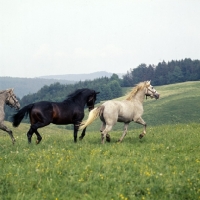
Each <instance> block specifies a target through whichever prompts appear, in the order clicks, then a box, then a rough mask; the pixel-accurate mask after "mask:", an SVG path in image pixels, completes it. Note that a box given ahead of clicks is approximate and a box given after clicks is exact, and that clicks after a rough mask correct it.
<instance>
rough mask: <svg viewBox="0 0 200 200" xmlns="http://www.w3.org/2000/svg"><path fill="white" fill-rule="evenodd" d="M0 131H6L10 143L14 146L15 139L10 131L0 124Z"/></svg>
mask: <svg viewBox="0 0 200 200" xmlns="http://www.w3.org/2000/svg"><path fill="white" fill-rule="evenodd" d="M0 129H2V130H3V131H6V132H7V133H8V134H9V135H10V137H11V140H12V143H13V144H14V143H15V138H14V136H13V133H12V131H11V130H10V129H9V128H8V127H7V126H5V125H4V124H2V123H1V124H0Z"/></svg>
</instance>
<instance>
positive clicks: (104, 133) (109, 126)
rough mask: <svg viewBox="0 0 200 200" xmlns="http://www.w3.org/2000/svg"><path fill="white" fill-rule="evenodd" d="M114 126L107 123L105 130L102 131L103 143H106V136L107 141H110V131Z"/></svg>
mask: <svg viewBox="0 0 200 200" xmlns="http://www.w3.org/2000/svg"><path fill="white" fill-rule="evenodd" d="M111 129H112V126H111V125H106V128H105V129H104V130H103V132H102V133H101V143H102V144H104V139H105V137H106V141H108V142H109V141H110V135H109V134H108V132H109V131H111Z"/></svg>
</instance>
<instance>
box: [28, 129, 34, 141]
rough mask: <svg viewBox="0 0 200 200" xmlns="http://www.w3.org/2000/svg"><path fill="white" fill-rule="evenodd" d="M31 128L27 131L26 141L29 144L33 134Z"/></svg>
mask: <svg viewBox="0 0 200 200" xmlns="http://www.w3.org/2000/svg"><path fill="white" fill-rule="evenodd" d="M33 133H34V132H33V129H32V128H31V127H30V129H29V131H28V133H27V138H28V143H29V144H30V143H31V138H32V136H33Z"/></svg>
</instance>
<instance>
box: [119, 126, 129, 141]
mask: <svg viewBox="0 0 200 200" xmlns="http://www.w3.org/2000/svg"><path fill="white" fill-rule="evenodd" d="M128 125H129V123H124V132H123V134H122V136H121V138H120V139H119V140H118V142H122V140H123V139H124V137H125V136H126V134H127V131H128Z"/></svg>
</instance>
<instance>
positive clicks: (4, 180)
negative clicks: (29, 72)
mask: <svg viewBox="0 0 200 200" xmlns="http://www.w3.org/2000/svg"><path fill="white" fill-rule="evenodd" d="M191 84H192V85H191ZM196 84H198V85H200V82H192V83H191V82H189V83H183V84H175V85H169V86H161V87H159V88H156V89H157V90H158V91H159V92H160V93H161V95H162V98H161V99H160V100H157V101H155V100H147V101H145V103H144V104H145V105H144V106H145V109H144V110H145V114H144V119H145V121H147V123H148V122H150V123H149V126H148V127H147V135H146V136H145V137H144V138H143V139H141V140H140V139H139V138H138V135H139V133H140V132H141V130H142V127H141V126H136V125H135V124H134V123H133V125H131V126H130V128H129V131H128V134H127V136H126V137H125V139H124V141H123V142H122V143H120V144H119V143H116V141H117V140H118V139H119V137H120V136H121V129H122V124H121V126H119V129H118V130H114V131H112V132H111V142H110V143H106V144H105V145H101V144H100V134H99V132H98V130H99V127H98V126H97V127H96V130H93V125H92V126H91V128H88V132H87V134H86V136H85V138H84V139H83V140H82V141H78V142H77V143H76V144H74V143H73V135H72V131H71V130H66V129H64V128H60V127H58V126H55V125H50V126H48V127H45V128H42V129H41V130H40V132H41V135H42V137H43V140H42V142H41V144H39V145H36V144H35V140H36V137H35V136H34V137H33V141H32V144H31V145H28V143H27V137H26V132H27V130H28V128H29V124H21V125H20V126H19V127H18V128H15V129H14V128H13V127H12V125H11V124H10V123H9V122H6V124H7V125H8V126H9V127H10V128H11V129H12V130H13V131H14V135H15V137H16V139H17V142H16V144H15V145H12V143H11V140H10V138H9V136H8V135H7V134H6V133H4V132H2V131H0V150H1V152H0V166H1V171H0V199H5V200H9V199H11V200H13V199H16V200H26V199H28V200H37V199H38V200H39V199H48V200H51V199H52V200H65V199H81V200H82V199H86V200H88V199H91V200H92V199H100V200H101V199H110V200H111V199H113V200H115V199H119V200H125V199H127V200H128V199H151V200H152V199H153V200H160V199H162V200H163V199H166V200H168V199H174V200H176V199H192V200H194V199H200V156H199V152H200V145H199V141H200V123H199V121H200V120H199V119H200V114H198V113H199V106H200V105H199V104H200V103H199V102H200V101H197V99H198V98H200V94H198V92H197V90H196ZM183 88H185V89H184V90H183ZM189 88H191V89H189ZM175 91H176V92H175ZM181 91H182V92H181ZM198 91H199V90H198ZM190 96H191V98H190ZM180 97H181V98H180ZM179 100H182V102H181V103H179V104H178V102H179ZM184 100H185V101H184ZM191 104H192V105H193V106H194V107H195V109H193V108H192V106H191ZM186 105H187V106H186ZM177 106H180V107H178V108H179V109H180V110H179V109H178V108H177ZM181 107H182V108H181ZM162 109H163V110H164V111H165V112H166V113H165V112H164V111H163V110H162ZM190 109H192V112H191V111H190ZM152 110H153V112H155V115H154V114H153V115H152V114H151V113H152ZM175 110H176V111H177V112H175ZM185 110H187V112H189V113H186V115H185V114H184V113H185ZM160 112H163V113H160ZM169 113H173V114H175V117H172V119H173V120H171V119H170V116H169ZM162 115H164V116H163V117H162ZM180 115H181V116H180ZM187 118H188V120H187ZM176 120H177V121H176ZM154 122H155V123H154ZM95 123H99V122H98V120H97V122H95ZM97 125H98V124H97ZM132 126H134V128H132ZM116 129H117V128H116Z"/></svg>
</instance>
